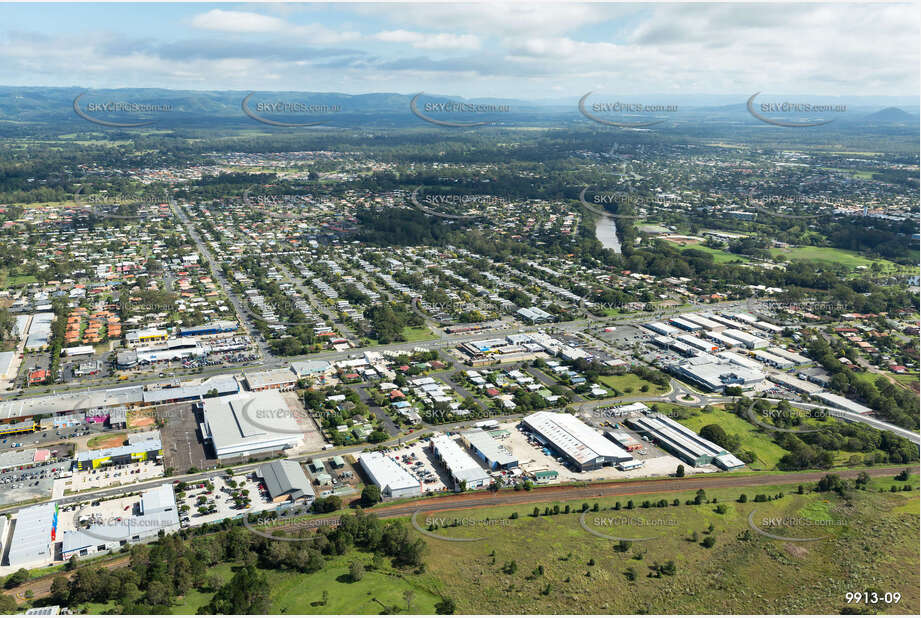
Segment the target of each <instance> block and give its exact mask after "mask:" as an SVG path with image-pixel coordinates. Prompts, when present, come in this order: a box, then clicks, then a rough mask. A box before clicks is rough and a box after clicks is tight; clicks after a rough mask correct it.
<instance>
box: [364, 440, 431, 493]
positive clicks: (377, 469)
mask: <svg viewBox="0 0 921 618" xmlns="http://www.w3.org/2000/svg"><path fill="white" fill-rule="evenodd" d="M358 463H360V464H361V467H362V469H363V470H364V471H365V473H366V474H367V475H368V477H369V478H370V479H371V482H372V483H374V484H375V485H377V486H378V487H380V488H381V495H382V496H384V497H385V498H414V497H416V496H421V495H422V482H421V481H420V480H419V479H417V478H416V477H414V476H413V475H412V474H410V473H409V471H408V470H406V469H405V468H404V467H403V466H401V465H400V464H398V463H397V462H396V461H394V460H393V459H391V458H390V457H388V456H387V455H384V454H383V453H378V452H376V451H375V452H370V453H362V454H361V455H360V456H359V457H358Z"/></svg>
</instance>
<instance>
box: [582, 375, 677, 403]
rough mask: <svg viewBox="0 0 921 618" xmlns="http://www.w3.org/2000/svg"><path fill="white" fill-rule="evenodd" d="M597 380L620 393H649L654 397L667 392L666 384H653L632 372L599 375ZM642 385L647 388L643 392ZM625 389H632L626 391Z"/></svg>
mask: <svg viewBox="0 0 921 618" xmlns="http://www.w3.org/2000/svg"><path fill="white" fill-rule="evenodd" d="M598 381H599V382H601V383H602V384H604V385H605V386H607V387H608V388H612V389H617V390H618V391H620V392H621V393H624V394H627V395H640V394H642V395H649V396H650V397H656V396H658V395H662V394H664V393H667V392H668V387H667V386H659V385H657V384H653V383H652V382H647V381H646V380H644V379H642V378H641V377H639V376H637V375H635V374H632V373H625V374H624V375H621V376H600V377H599V378H598ZM643 386H648V387H649V390H647V391H646V392H645V393H644V392H643V391H641V390H640V389H641V388H643ZM627 389H632V390H630V391H629V392H628V390H627Z"/></svg>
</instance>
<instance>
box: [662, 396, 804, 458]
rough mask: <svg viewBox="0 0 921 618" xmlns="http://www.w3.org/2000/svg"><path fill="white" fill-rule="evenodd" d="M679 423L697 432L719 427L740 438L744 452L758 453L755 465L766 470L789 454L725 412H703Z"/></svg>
mask: <svg viewBox="0 0 921 618" xmlns="http://www.w3.org/2000/svg"><path fill="white" fill-rule="evenodd" d="M679 422H680V423H681V424H682V425H684V426H685V427H688V428H689V429H693V430H694V431H696V432H699V431H700V430H701V428H702V427H704V426H706V425H712V424H716V425H719V426H720V427H722V428H723V429H724V430H725V431H726V433H728V434H732V435H736V436H738V437H739V438H740V440H741V444H742V446H741V448H742V449H743V450H749V451H752V452H754V453H756V454H757V457H758V459H756V460H755V462H756V463H755V464H753V465H754V466H755V467H758V468H761V469H764V470H772V469H774V468H775V467H776V466H777V462H778V461H779V460H780V458H781V457H783V456H784V455H786V454H787V451H786V450H784V449H782V448H781V447H779V446H777V445H776V444H774V442H772V441H771V439H770V438H769V437H768V436H766V435H765V434H764V433H762V432H761V431H760V430H759V429H758V427H756V426H755V425H752V424H751V423H749V422H748V421H746V420H745V419H742V418H739V417H738V416H736V415H735V414H732V413H731V412H726V411H725V410H719V409H717V410H714V411H713V412H702V413H701V414H699V415H697V416H692V417H691V418H686V419H681V420H680V421H679Z"/></svg>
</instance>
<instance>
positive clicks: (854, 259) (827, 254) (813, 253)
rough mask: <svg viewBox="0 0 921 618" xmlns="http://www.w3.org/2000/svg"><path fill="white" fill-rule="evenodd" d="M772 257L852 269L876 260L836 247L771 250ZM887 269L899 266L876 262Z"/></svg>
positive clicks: (868, 264)
mask: <svg viewBox="0 0 921 618" xmlns="http://www.w3.org/2000/svg"><path fill="white" fill-rule="evenodd" d="M770 252H771V255H774V256H777V255H783V256H784V257H786V258H787V259H788V260H790V261H793V260H806V261H810V262H827V263H832V264H841V265H842V266H846V267H848V268H850V269H854V268H857V267H858V266H867V267H869V266H870V265H871V264H873V261H874V260H870V259H867V258H865V257H863V256H862V255H860V254H859V253H857V252H856V251H846V250H844V249H835V248H834V247H794V248H792V249H770ZM876 261H878V262H880V263H882V264H883V265H884V266H886V267H894V266H897V265H896V264H893V263H892V262H889V261H888V260H876Z"/></svg>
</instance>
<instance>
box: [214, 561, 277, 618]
mask: <svg viewBox="0 0 921 618" xmlns="http://www.w3.org/2000/svg"><path fill="white" fill-rule="evenodd" d="M269 602H270V599H269V582H268V579H266V577H265V575H263V574H262V573H260V572H259V571H257V570H256V568H255V567H254V566H252V565H246V566H244V567H242V568H241V569H240V570H239V571H237V572H236V574H234V576H233V578H231V580H230V581H229V582H227V583H226V584H225V585H224V586H222V587H221V589H220V590H218V592H217V594H215V595H214V598H213V599H211V602H210V603H209V604H208V605H206V606H205V607H203V608H202V609H203V610H206V611H205V612H204V613H208V614H267V613H268V610H269ZM199 612H200V613H201V610H199Z"/></svg>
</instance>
